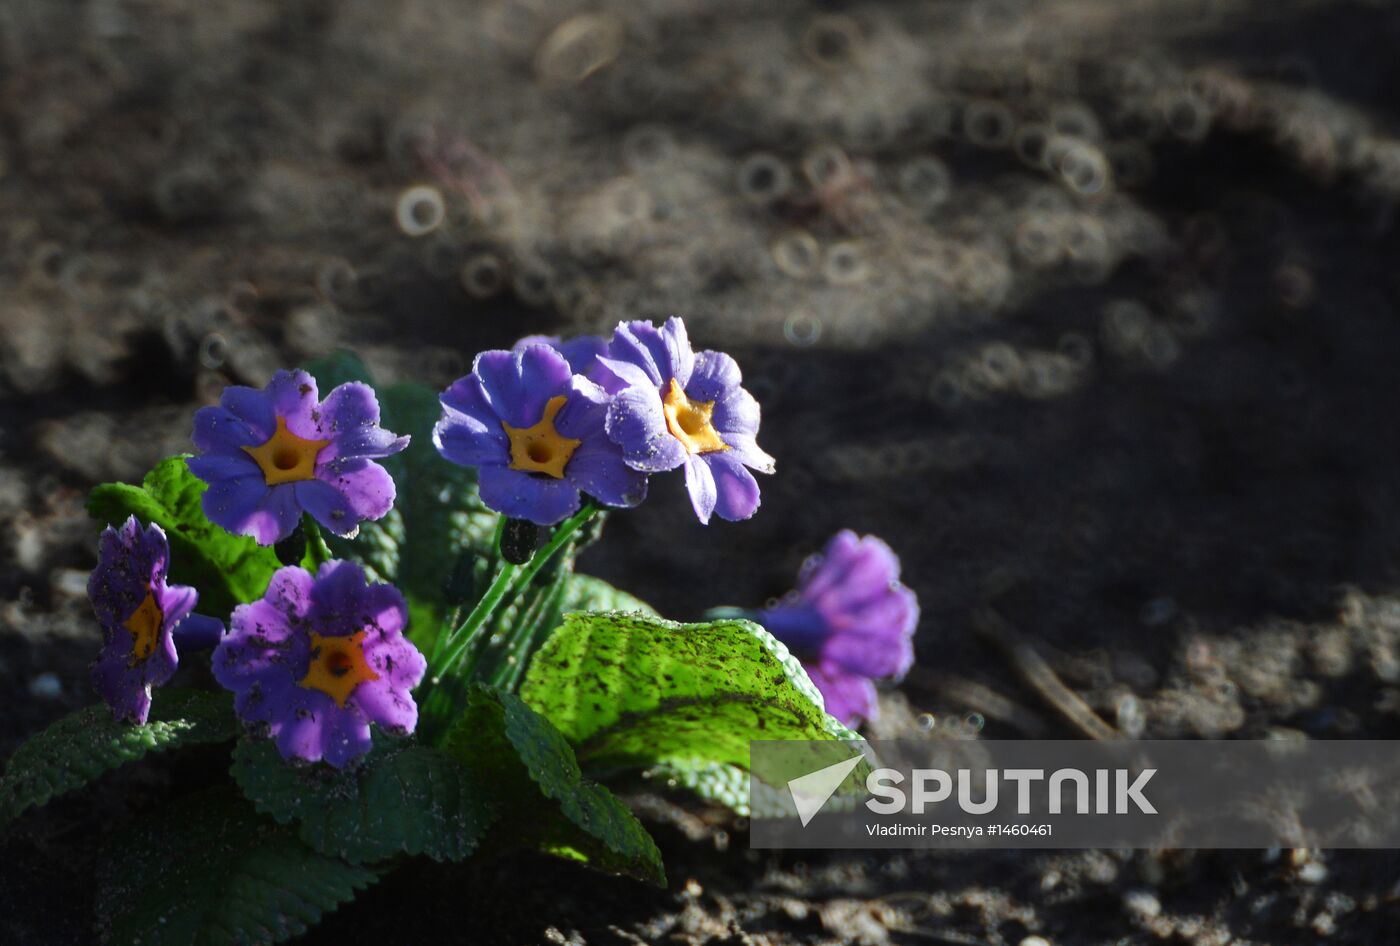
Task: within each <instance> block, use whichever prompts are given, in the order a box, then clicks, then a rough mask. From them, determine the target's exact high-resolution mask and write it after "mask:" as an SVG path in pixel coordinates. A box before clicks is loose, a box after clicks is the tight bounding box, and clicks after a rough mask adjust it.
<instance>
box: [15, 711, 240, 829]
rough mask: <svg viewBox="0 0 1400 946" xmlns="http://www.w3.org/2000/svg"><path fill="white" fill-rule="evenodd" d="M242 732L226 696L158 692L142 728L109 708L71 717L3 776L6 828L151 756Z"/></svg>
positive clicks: (36, 739) (24, 751) (26, 747)
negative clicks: (39, 807) (28, 812)
mask: <svg viewBox="0 0 1400 946" xmlns="http://www.w3.org/2000/svg"><path fill="white" fill-rule="evenodd" d="M237 731H238V724H237V721H236V720H235V719H234V717H233V699H232V697H230V696H229V695H228V694H227V693H205V692H202V691H196V690H175V689H167V690H157V691H156V694H155V698H154V700H153V702H152V704H151V715H150V718H149V719H148V720H147V721H146V723H145V724H144V725H142V726H132V725H130V724H129V723H119V722H116V721H115V720H113V719H112V711H111V710H109V709H108V708H107V707H106V706H103V705H98V706H89V707H86V708H84V709H80V710H78V711H77V712H74V713H70V714H68V715H67V716H65V717H63V718H62V719H60V720H59V721H58V722H56V723H54V724H53V725H51V726H49V728H47V729H45V730H43V731H42V732H39V733H37V734H35V735H34V736H33V737H32V738H30V739H29V741H28V742H26V743H24V744H23V745H22V746H20V747H19V748H18V749H16V750H15V754H14V755H13V756H11V757H10V761H9V763H8V764H7V765H6V767H5V774H4V776H3V777H0V827H3V826H4V825H6V824H8V823H9V822H10V821H12V820H13V819H14V818H16V817H18V816H19V815H20V814H21V813H22V812H24V811H25V810H26V809H29V808H33V807H35V806H36V805H45V804H48V802H49V800H50V799H52V798H54V797H55V796H57V795H62V794H64V793H65V792H71V791H73V790H75V789H78V788H82V787H83V786H84V785H86V784H87V783H88V782H91V781H92V780H93V779H95V778H97V777H98V776H100V775H102V774H103V773H104V772H107V771H109V770H110V769H115V768H117V767H118V766H122V765H125V764H126V763H128V762H134V761H136V760H137V759H139V758H141V757H142V756H144V755H146V754H147V753H150V752H163V751H165V750H167V749H174V748H178V747H180V746H190V745H198V744H200V743H206V742H222V741H223V740H225V739H232V738H233V737H234V736H235V735H236V734H237Z"/></svg>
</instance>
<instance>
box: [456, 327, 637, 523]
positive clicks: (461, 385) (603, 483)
mask: <svg viewBox="0 0 1400 946" xmlns="http://www.w3.org/2000/svg"><path fill="white" fill-rule="evenodd" d="M441 401H442V409H443V416H442V419H441V420H439V421H438V424H437V427H436V428H435V429H434V430H433V443H434V444H436V445H437V448H438V452H440V453H441V454H442V455H443V456H444V457H446V458H447V459H448V460H450V461H452V462H453V463H457V464H461V465H462V466H475V467H478V468H479V469H480V472H479V481H478V482H479V486H480V489H481V500H482V502H484V503H486V505H487V506H490V507H491V508H492V509H494V510H496V511H497V512H499V513H503V514H504V515H507V516H511V517H513V518H516V519H528V520H530V521H531V522H534V523H536V524H538V525H543V526H547V525H553V524H554V523H556V522H559V521H561V520H563V519H566V518H568V517H569V516H570V515H572V514H573V513H575V512H577V511H578V508H579V504H580V501H581V500H580V498H579V494H580V492H583V493H587V494H588V495H589V496H592V497H593V498H594V499H596V500H598V501H599V502H601V503H603V504H605V505H608V506H635V505H637V504H638V503H639V502H641V501H642V500H643V499H644V498H645V497H646V485H647V480H646V475H645V474H644V473H640V472H637V471H636V470H633V469H631V468H629V467H628V465H627V464H626V463H624V462H623V459H622V451H621V450H620V449H618V447H617V446H616V445H615V444H613V442H612V441H611V440H609V439H608V436H607V432H606V430H605V423H606V419H607V406H608V395H607V392H605V391H604V390H603V389H602V388H600V387H599V386H598V385H596V384H594V383H593V382H592V381H589V380H588V379H586V378H583V377H581V376H579V375H576V374H575V373H574V371H573V369H571V368H570V367H569V363H568V361H567V360H565V356H564V355H562V354H560V353H559V352H558V351H555V350H554V349H553V348H551V347H549V346H547V345H539V344H535V345H526V346H524V347H517V348H516V349H515V350H514V351H487V352H482V353H481V354H480V355H477V356H476V361H475V362H474V363H473V364H472V373H471V374H469V375H467V376H466V377H464V378H458V379H457V380H456V381H455V382H453V384H452V386H451V387H450V388H448V389H447V390H446V391H444V392H443V393H442V397H441Z"/></svg>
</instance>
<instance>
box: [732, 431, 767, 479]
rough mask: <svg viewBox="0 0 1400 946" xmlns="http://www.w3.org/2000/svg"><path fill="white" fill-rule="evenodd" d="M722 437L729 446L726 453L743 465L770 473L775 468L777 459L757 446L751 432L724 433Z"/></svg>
mask: <svg viewBox="0 0 1400 946" xmlns="http://www.w3.org/2000/svg"><path fill="white" fill-rule="evenodd" d="M723 439H724V442H725V443H726V444H728V446H729V449H728V450H727V451H726V453H728V455H729V456H730V457H732V458H733V459H735V460H737V461H738V462H740V463H742V464H743V465H744V466H746V467H749V468H750V469H754V470H757V471H758V472H760V473H772V472H773V471H774V470H775V469H776V468H777V461H775V460H774V459H773V458H772V457H771V456H769V455H768V454H767V453H765V452H764V451H763V449H762V448H760V447H759V445H758V443H757V441H755V440H754V438H753V436H752V435H751V434H737V435H736V434H726V435H725V436H724V438H723Z"/></svg>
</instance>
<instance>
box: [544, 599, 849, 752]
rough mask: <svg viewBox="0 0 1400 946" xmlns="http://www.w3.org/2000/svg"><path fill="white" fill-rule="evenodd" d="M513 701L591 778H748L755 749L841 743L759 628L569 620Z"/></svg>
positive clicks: (816, 699)
mask: <svg viewBox="0 0 1400 946" xmlns="http://www.w3.org/2000/svg"><path fill="white" fill-rule="evenodd" d="M520 695H521V697H522V698H523V699H524V700H525V702H527V703H528V704H529V705H530V706H531V707H532V708H534V709H535V710H536V711H537V712H539V713H541V714H543V715H544V716H545V717H547V718H548V719H549V720H550V722H552V723H553V724H554V725H556V726H558V727H559V729H560V731H562V732H563V733H564V735H565V736H567V737H568V739H569V741H570V742H571V743H572V744H573V745H574V747H575V749H576V750H577V752H578V757H579V759H580V760H581V761H582V762H583V763H584V764H585V765H587V766H589V767H590V768H594V767H597V768H599V769H606V768H609V767H622V766H643V767H646V766H652V765H656V764H658V763H661V764H672V763H678V762H687V763H691V764H695V763H700V764H714V763H718V764H723V765H732V766H738V767H741V768H747V766H748V760H749V741H750V740H753V739H802V740H823V739H847V738H855V736H854V733H851V731H850V730H848V729H846V728H845V727H844V726H842V725H841V724H840V723H839V722H837V721H836V720H835V719H833V718H832V717H831V716H828V715H827V714H826V713H825V712H824V711H823V710H822V702H821V697H820V696H819V695H818V694H817V691H816V688H815V687H813V685H812V682H811V680H810V679H808V677H807V674H806V672H805V671H803V669H802V667H801V665H800V664H799V663H798V661H797V660H796V659H794V658H793V657H792V656H791V655H790V654H789V653H788V651H787V649H786V648H785V647H783V645H782V644H781V643H779V642H778V641H776V640H775V639H774V638H773V637H772V635H770V634H769V633H768V632H767V631H765V630H763V628H761V627H759V626H758V625H757V624H753V623H751V622H749V621H738V620H724V621H714V622H712V623H709V624H675V623H673V622H671V621H664V620H661V619H660V618H652V617H647V616H645V615H642V614H637V613H630V614H624V613H620V612H601V613H582V612H575V613H572V614H568V615H566V616H565V617H564V623H563V626H562V627H560V629H559V630H558V631H556V632H555V633H554V636H553V637H551V638H550V639H549V640H548V641H547V642H546V643H545V645H544V646H543V647H542V648H540V650H539V652H538V653H537V654H536V656H535V658H534V660H533V662H532V663H531V665H530V668H529V670H528V671H527V673H526V676H525V682H524V684H523V685H522V687H521V691H520Z"/></svg>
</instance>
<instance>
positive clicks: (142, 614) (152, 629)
mask: <svg viewBox="0 0 1400 946" xmlns="http://www.w3.org/2000/svg"><path fill="white" fill-rule="evenodd" d="M164 622H165V615H163V614H161V613H160V605H158V604H156V596H155V595H154V594H152V593H151V592H150V591H149V590H148V591H147V592H146V597H145V598H143V599H142V601H141V603H140V604H138V605H137V606H136V610H135V611H133V612H131V617H129V618H127V619H126V620H125V621H123V622H122V627H124V628H126V629H127V630H128V631H130V632H131V637H132V641H133V643H132V647H131V664H130V665H131V666H133V667H134V666H136V665H137V664H139V663H145V661H146V658H147V657H149V656H151V653H152V652H153V651H154V650H155V649H156V641H157V640H159V639H160V628H161V625H162V624H163V623H164Z"/></svg>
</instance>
